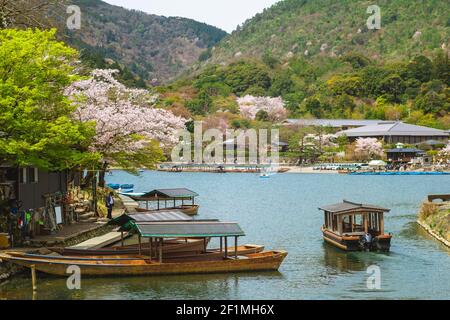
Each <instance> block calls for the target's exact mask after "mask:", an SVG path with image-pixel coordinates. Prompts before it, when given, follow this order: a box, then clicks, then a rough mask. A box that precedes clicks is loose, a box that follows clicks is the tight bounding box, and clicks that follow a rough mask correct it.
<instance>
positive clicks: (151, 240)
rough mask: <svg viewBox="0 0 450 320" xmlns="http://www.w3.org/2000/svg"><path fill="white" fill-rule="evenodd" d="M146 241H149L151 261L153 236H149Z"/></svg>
mask: <svg viewBox="0 0 450 320" xmlns="http://www.w3.org/2000/svg"><path fill="white" fill-rule="evenodd" d="M148 242H149V243H150V262H151V261H152V255H153V238H149V239H148Z"/></svg>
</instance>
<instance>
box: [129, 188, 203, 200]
mask: <svg viewBox="0 0 450 320" xmlns="http://www.w3.org/2000/svg"><path fill="white" fill-rule="evenodd" d="M195 197H198V193H197V192H194V191H192V190H189V189H186V188H175V189H155V190H153V191H150V192H147V193H144V194H141V195H138V196H131V198H132V199H139V198H140V199H145V200H146V201H152V200H154V201H158V200H174V199H176V200H183V199H193V198H195Z"/></svg>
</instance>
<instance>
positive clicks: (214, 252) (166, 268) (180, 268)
mask: <svg viewBox="0 0 450 320" xmlns="http://www.w3.org/2000/svg"><path fill="white" fill-rule="evenodd" d="M110 223H111V224H113V225H118V226H119V231H120V232H121V233H122V235H123V234H124V233H125V232H127V233H134V234H136V235H137V240H138V243H137V244H131V245H124V239H123V237H122V239H121V241H120V244H119V245H114V246H111V247H108V248H100V249H79V248H49V249H50V250H51V251H53V254H51V255H35V254H27V253H21V252H14V251H12V252H6V253H3V254H0V259H2V260H5V261H9V262H12V263H15V264H17V265H20V266H24V267H27V268H34V269H35V270H37V271H41V272H44V273H48V274H51V275H57V276H67V268H68V267H69V266H78V267H79V268H80V270H81V273H82V275H83V276H125V275H126V276H147V275H170V274H191V273H215V272H220V273H224V272H225V273H226V272H240V271H269V270H272V271H273V270H278V268H279V267H280V265H281V263H282V262H283V260H284V259H285V258H286V256H287V252H285V251H279V250H275V251H264V246H262V245H251V244H247V245H240V246H239V245H238V238H239V237H242V236H244V235H245V233H244V232H243V231H242V229H241V227H240V226H239V225H238V224H237V223H234V222H221V221H218V220H194V219H193V218H192V217H190V216H188V215H186V214H184V213H182V212H181V211H177V210H175V211H157V212H146V213H133V214H124V215H122V216H120V217H117V218H116V219H114V220H112V221H111V222H110ZM212 238H218V239H220V248H215V249H208V244H209V242H210V240H211V239H212ZM229 238H234V240H235V241H234V246H231V247H230V246H228V239H229ZM143 239H147V240H148V241H147V242H146V243H143V241H142V240H143Z"/></svg>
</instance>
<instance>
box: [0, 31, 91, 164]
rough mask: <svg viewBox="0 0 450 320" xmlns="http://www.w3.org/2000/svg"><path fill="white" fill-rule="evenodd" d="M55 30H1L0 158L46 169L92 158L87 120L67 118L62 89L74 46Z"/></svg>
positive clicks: (74, 58) (69, 77)
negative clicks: (57, 34)
mask: <svg viewBox="0 0 450 320" xmlns="http://www.w3.org/2000/svg"><path fill="white" fill-rule="evenodd" d="M55 32H56V31H55V30H51V31H39V30H35V31H33V30H25V31H19V30H13V29H5V30H0V131H1V136H2V137H1V139H0V160H3V161H6V162H8V163H11V164H15V165H21V166H36V167H39V168H42V169H47V170H57V169H65V168H73V167H75V166H78V165H85V164H87V163H91V162H95V161H97V160H98V159H99V156H98V154H96V153H90V152H86V150H87V148H88V146H89V143H90V141H91V138H92V136H93V135H94V133H95V129H94V126H93V125H92V124H89V123H88V124H82V123H80V122H76V121H74V120H73V119H72V117H71V115H72V113H73V111H74V107H73V106H72V105H71V103H70V102H69V100H68V99H67V98H66V97H65V96H64V94H63V93H64V89H65V88H66V87H67V86H68V85H69V84H70V83H71V82H73V81H74V80H75V79H76V76H75V72H74V70H75V65H76V63H75V62H76V61H77V59H78V53H77V51H76V50H74V49H71V48H69V47H67V46H66V45H64V44H63V43H61V42H58V41H56V40H55Z"/></svg>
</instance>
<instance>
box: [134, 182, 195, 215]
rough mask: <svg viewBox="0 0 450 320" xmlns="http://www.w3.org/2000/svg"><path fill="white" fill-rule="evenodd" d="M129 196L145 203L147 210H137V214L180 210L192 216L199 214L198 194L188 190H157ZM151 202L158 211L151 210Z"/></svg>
mask: <svg viewBox="0 0 450 320" xmlns="http://www.w3.org/2000/svg"><path fill="white" fill-rule="evenodd" d="M128 195H129V197H130V198H131V199H133V200H134V201H136V202H138V203H141V204H142V203H145V208H141V207H138V208H136V211H137V212H149V211H161V210H174V209H178V210H181V211H182V212H183V213H185V214H188V215H191V216H194V215H196V214H197V213H198V208H199V206H198V205H196V204H195V198H196V197H198V193H196V192H194V191H192V190H189V189H186V188H177V189H156V190H153V191H150V192H147V193H140V194H135V195H133V194H131V193H128ZM150 202H153V203H156V209H151V208H150V206H149V203H150ZM180 202H181V203H180ZM186 202H188V203H189V204H187V203H186Z"/></svg>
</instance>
